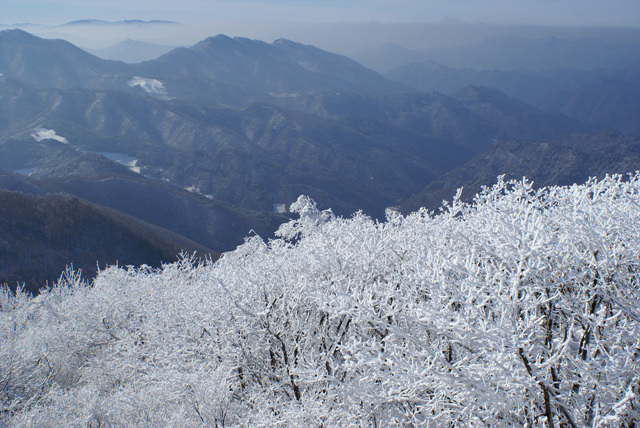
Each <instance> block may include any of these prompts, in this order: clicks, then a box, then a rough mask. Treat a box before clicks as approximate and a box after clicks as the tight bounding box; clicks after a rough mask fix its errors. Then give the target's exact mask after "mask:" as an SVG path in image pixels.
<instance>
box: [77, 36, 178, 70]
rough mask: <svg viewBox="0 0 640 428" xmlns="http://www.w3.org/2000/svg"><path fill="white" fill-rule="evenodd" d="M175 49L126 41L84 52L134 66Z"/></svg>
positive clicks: (155, 44) (173, 47)
mask: <svg viewBox="0 0 640 428" xmlns="http://www.w3.org/2000/svg"><path fill="white" fill-rule="evenodd" d="M175 48H176V47H175V46H167V45H160V44H157V43H148V42H141V41H137V40H131V39H127V40H123V41H122V42H119V43H116V44H115V45H112V46H109V47H106V48H102V49H85V50H86V51H87V52H89V53H91V54H92V55H95V56H97V57H100V58H102V59H110V60H114V61H122V62H126V63H130V64H135V63H138V62H143V61H149V60H152V59H156V58H158V57H159V56H161V55H164V54H166V53H167V52H170V51H171V50H173V49H175Z"/></svg>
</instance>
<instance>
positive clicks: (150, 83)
mask: <svg viewBox="0 0 640 428" xmlns="http://www.w3.org/2000/svg"><path fill="white" fill-rule="evenodd" d="M127 85H129V87H131V88H133V87H135V86H140V87H141V88H142V90H143V91H145V92H146V93H148V94H153V95H167V90H166V88H165V87H164V84H163V83H162V82H161V81H159V80H156V79H149V78H146V77H140V76H134V77H133V79H131V80H129V81H128V82H127Z"/></svg>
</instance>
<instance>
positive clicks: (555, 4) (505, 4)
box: [0, 0, 640, 53]
mask: <svg viewBox="0 0 640 428" xmlns="http://www.w3.org/2000/svg"><path fill="white" fill-rule="evenodd" d="M80 19H100V20H106V21H121V20H133V19H138V20H145V21H148V20H170V21H178V22H180V23H182V24H184V25H182V26H178V27H174V28H171V29H169V28H167V29H162V30H159V29H158V28H157V26H156V28H155V31H152V30H150V29H148V28H142V27H140V28H131V26H129V27H130V28H128V29H127V30H126V31H124V30H123V29H116V28H111V29H110V30H109V29H105V28H103V29H100V30H97V29H94V28H91V29H87V28H84V29H82V28H74V29H71V28H69V27H65V28H59V27H56V26H57V25H59V24H64V23H67V22H69V21H74V20H80ZM459 22H462V23H472V24H471V25H466V24H465V25H466V27H465V28H464V29H461V28H460V25H458V23H459ZM16 23H33V24H40V25H41V27H38V28H35V27H25V28H24V29H26V30H27V31H31V32H33V33H34V34H36V35H39V36H41V37H49V38H65V39H67V40H70V41H71V42H73V43H75V44H78V45H79V46H83V47H89V48H97V47H104V46H108V45H110V44H113V43H115V42H117V41H120V40H122V39H124V38H132V39H137V40H145V41H150V42H157V43H163V44H172V45H179V44H181V45H188V44H192V43H195V42H197V41H198V40H201V39H202V38H204V37H207V36H210V35H214V34H218V33H223V34H227V35H229V36H245V37H250V38H257V39H262V40H266V41H273V40H274V39H275V38H279V37H285V38H289V39H293V40H296V41H300V42H303V43H309V44H315V45H316V46H319V47H323V48H325V49H329V50H333V51H335V52H339V53H350V52H357V51H358V50H360V49H366V48H370V47H372V46H376V45H379V44H381V43H384V42H394V43H398V44H401V45H403V46H405V47H409V48H420V47H430V46H445V45H447V44H448V45H454V44H458V43H465V42H467V41H468V39H469V37H471V38H478V37H486V36H492V35H500V33H499V32H498V33H496V32H495V31H494V30H495V28H494V30H490V31H488V30H487V27H488V26H490V25H491V24H498V26H499V25H511V24H518V25H520V24H527V25H551V26H558V25H562V26H571V27H582V26H598V27H605V26H614V27H636V28H638V27H640V0H341V1H339V0H179V1H178V0H0V24H5V25H12V24H16ZM421 23H437V24H436V25H435V26H434V25H431V27H430V29H429V31H426V30H425V29H424V28H420V27H419V25H420V24H421ZM42 25H44V26H48V27H47V28H44V27H42ZM456 25H458V27H456ZM472 25H475V26H476V27H479V26H484V27H483V28H481V29H479V28H475V30H474V31H475V33H473V34H472V33H469V31H468V30H469V27H470V26H472ZM493 27H496V26H495V25H494V26H493ZM158 30H159V31H158ZM465 37H466V39H465ZM421 43H422V44H421Z"/></svg>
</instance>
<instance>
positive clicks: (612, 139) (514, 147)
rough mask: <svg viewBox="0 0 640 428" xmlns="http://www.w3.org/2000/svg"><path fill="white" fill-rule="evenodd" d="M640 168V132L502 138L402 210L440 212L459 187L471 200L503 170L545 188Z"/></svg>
mask: <svg viewBox="0 0 640 428" xmlns="http://www.w3.org/2000/svg"><path fill="white" fill-rule="evenodd" d="M639 167H640V137H638V136H624V135H621V134H619V133H616V132H614V131H611V130H609V131H605V132H603V133H601V134H598V135H581V134H574V135H569V136H565V137H560V138H556V139H551V140H543V141H539V142H535V143H522V142H516V141H509V142H503V143H500V144H496V145H495V146H493V147H492V148H490V149H489V150H487V151H485V152H482V153H480V154H479V155H477V156H475V157H474V158H473V159H471V160H470V161H468V162H466V163H465V164H464V165H462V166H460V167H458V168H456V169H454V170H452V171H449V172H447V173H445V174H443V175H441V176H440V177H438V179H437V180H435V181H433V182H431V183H429V184H428V185H427V186H426V187H425V188H424V189H423V190H422V191H421V192H419V193H417V194H416V195H415V196H413V197H411V198H410V199H408V200H407V201H405V202H404V203H403V204H402V205H401V206H400V211H401V212H403V213H410V212H412V211H415V210H417V209H419V208H420V207H426V208H428V209H430V210H435V211H437V210H438V208H439V207H440V206H441V205H442V201H443V200H448V201H451V198H452V197H453V195H454V194H455V192H456V190H457V189H459V188H460V187H462V188H463V191H462V199H463V200H465V201H470V200H471V199H472V198H473V196H474V195H475V194H476V193H478V192H480V191H481V189H482V186H487V185H491V184H493V183H494V182H495V179H496V177H497V176H498V175H503V174H504V175H505V179H506V180H511V179H516V180H521V179H522V178H523V177H527V179H529V180H531V181H533V182H534V185H535V187H538V188H540V187H544V186H552V185H562V186H566V185H571V184H573V183H581V182H584V181H587V179H589V178H590V177H603V176H604V175H605V174H616V173H622V172H634V171H637V170H638V168H639Z"/></svg>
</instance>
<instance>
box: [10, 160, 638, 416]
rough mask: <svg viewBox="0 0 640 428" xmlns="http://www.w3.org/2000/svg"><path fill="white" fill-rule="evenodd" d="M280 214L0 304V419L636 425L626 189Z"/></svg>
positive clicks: (631, 216)
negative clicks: (141, 263) (216, 248)
mask: <svg viewBox="0 0 640 428" xmlns="http://www.w3.org/2000/svg"><path fill="white" fill-rule="evenodd" d="M291 211H292V212H295V213H297V214H298V215H299V218H298V219H295V220H291V221H290V222H288V223H285V224H284V225H282V226H281V228H280V229H279V231H278V232H277V237H276V239H272V240H268V241H265V240H263V239H261V238H260V237H257V236H253V237H250V238H247V239H246V242H245V243H244V244H243V245H241V246H240V247H238V248H237V249H236V250H235V251H232V252H229V253H226V254H224V255H223V256H222V258H221V259H220V260H218V261H216V262H211V263H204V264H196V263H195V262H194V261H193V260H192V259H190V258H189V257H185V258H184V259H183V260H182V261H180V262H177V263H174V264H169V265H165V266H164V267H163V268H162V269H159V270H153V269H150V268H146V267H140V268H133V267H128V268H123V267H110V268H107V269H105V270H103V271H101V272H100V273H99V275H98V277H97V278H96V279H95V281H94V282H93V283H92V284H87V283H84V282H83V281H82V280H81V279H80V277H79V275H77V274H74V273H73V272H72V271H68V272H67V273H66V274H65V275H64V276H63V277H62V279H61V280H60V282H59V283H58V284H57V285H55V286H54V287H52V288H50V289H49V290H45V291H43V292H42V293H41V294H40V295H39V296H37V297H35V298H32V297H29V296H27V295H26V294H24V293H21V292H17V294H12V293H11V292H10V291H9V290H8V289H7V288H5V289H4V292H3V293H2V294H1V295H0V326H1V327H0V394H1V395H0V405H1V406H2V409H0V424H2V425H5V424H6V425H9V426H41V425H47V424H49V423H51V421H56V424H59V425H65V426H80V425H88V426H99V425H100V426H149V427H153V426H203V425H204V426H315V427H320V426H324V427H329V426H330V427H335V426H372V427H374V426H375V427H377V426H453V425H464V426H552V424H555V426H590V427H596V426H630V424H632V423H633V422H634V421H635V422H638V421H639V420H640V413H639V406H638V403H639V399H638V394H640V342H639V340H640V339H639V338H640V287H639V280H640V174H637V173H636V174H635V175H632V176H630V177H622V176H607V177H605V178H604V179H602V180H600V181H598V180H590V181H588V182H587V183H586V184H582V185H573V186H570V187H549V188H545V189H541V190H535V189H534V188H533V187H532V185H531V183H530V182H527V181H526V180H524V181H510V182H504V181H502V180H499V181H498V183H497V184H496V185H494V186H493V187H491V188H486V189H485V190H484V191H483V192H482V193H480V194H479V195H478V196H476V198H475V201H474V202H473V203H470V204H466V203H462V202H460V200H459V199H458V198H454V200H453V202H451V203H450V204H447V205H445V207H444V209H443V210H442V211H441V212H440V213H438V214H434V213H429V212H426V211H425V210H422V211H419V212H416V213H413V214H410V215H408V216H406V217H403V216H401V215H400V214H395V213H392V212H390V213H389V215H388V218H387V220H386V221H385V222H376V221H374V220H372V219H370V218H369V217H367V216H365V215H363V214H356V215H354V216H353V217H352V218H341V217H336V216H334V215H333V214H332V213H331V212H330V211H319V210H318V209H317V208H316V205H315V203H314V202H313V201H311V200H310V199H309V198H306V197H301V198H299V199H298V201H297V202H296V203H294V204H293V205H292V206H291Z"/></svg>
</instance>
